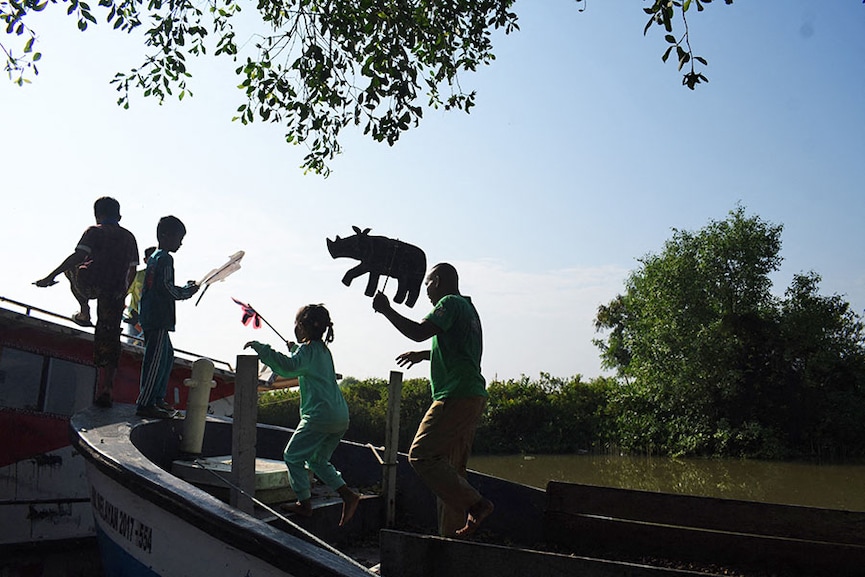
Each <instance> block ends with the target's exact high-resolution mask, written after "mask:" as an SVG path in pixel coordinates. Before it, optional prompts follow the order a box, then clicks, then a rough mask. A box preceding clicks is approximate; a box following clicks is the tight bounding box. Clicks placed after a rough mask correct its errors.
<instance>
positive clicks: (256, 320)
mask: <svg viewBox="0 0 865 577" xmlns="http://www.w3.org/2000/svg"><path fill="white" fill-rule="evenodd" d="M231 300H233V301H234V302H236V303H237V304H239V305H240V308H242V309H243V318H242V319H240V322H242V323H243V326H249V325H250V323H251V324H252V328H254V329H260V328H261V323H264V324H266V325H267V326H269V327H270V329H271V330H272V331H273V332H275V333H276V336H278V337H279V338H281V339H282V340H283V341H285V342H288V341H286V340H285V338H284V337H283V336H282V335H281V334H279V331H278V330H276V329H275V328H273V325H272V324H270V323H269V322H267V319H266V318H264V317H263V316H261V315H260V314H258V311H257V310H255V309H254V308H252V305H249V304H247V303H244V302H240V301H239V300H237V299H236V298H234V297H231Z"/></svg>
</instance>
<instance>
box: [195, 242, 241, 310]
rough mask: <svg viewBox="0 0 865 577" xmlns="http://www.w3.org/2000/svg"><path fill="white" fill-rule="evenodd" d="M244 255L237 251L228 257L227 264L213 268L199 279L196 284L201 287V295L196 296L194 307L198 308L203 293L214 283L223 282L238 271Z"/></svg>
mask: <svg viewBox="0 0 865 577" xmlns="http://www.w3.org/2000/svg"><path fill="white" fill-rule="evenodd" d="M244 254H245V253H244V252H243V251H242V250H239V251H237V252H236V253H234V254H233V255H231V256H230V257H228V262H227V263H225V264H224V265H222V266H221V267H219V268H215V269H213V270H212V271H210V272H209V273H207V274H206V275H204V278H203V279H201V282H199V283H198V284H199V285H201V286H203V287H204V288H203V289H201V294H200V295H198V300H196V301H195V306H198V303H199V302H200V301H201V297H203V296H204V293H205V292H206V291H207V287H209V286H210V285H212V284H213V283H215V282H222V281H224V280H225V279H226V278H227V277H228V276H229V275H230V274H232V273H233V272H234V271H236V270H238V269H240V260H241V259H242V258H243V255H244Z"/></svg>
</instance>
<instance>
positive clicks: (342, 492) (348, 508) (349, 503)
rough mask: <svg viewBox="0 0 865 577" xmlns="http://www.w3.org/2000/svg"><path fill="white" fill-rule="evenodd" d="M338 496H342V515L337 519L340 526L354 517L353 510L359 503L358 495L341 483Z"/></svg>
mask: <svg viewBox="0 0 865 577" xmlns="http://www.w3.org/2000/svg"><path fill="white" fill-rule="evenodd" d="M337 491H338V492H339V496H340V497H342V517H341V518H340V520H339V526H340V527H342V526H344V525H345V524H346V523H348V522H349V521H351V518H352V517H354V512H355V511H356V510H357V506H358V504H359V503H360V495H358V494H357V493H355V492H354V491H352V490H351V489H349V488H348V486H347V485H343V486H342V487H340V488H339V489H337Z"/></svg>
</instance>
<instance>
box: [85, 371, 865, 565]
mask: <svg viewBox="0 0 865 577" xmlns="http://www.w3.org/2000/svg"><path fill="white" fill-rule="evenodd" d="M238 377H239V378H240V375H238ZM238 390H240V387H238ZM233 425H234V424H233V423H232V422H231V421H229V420H219V419H213V418H208V420H207V422H206V426H205V427H206V428H205V433H204V439H203V444H202V448H201V453H200V455H198V456H195V457H191V458H187V457H185V456H184V455H183V454H182V452H181V450H180V448H179V439H180V438H181V437H182V435H183V433H182V427H183V421H178V420H171V421H147V420H142V419H139V418H138V417H136V416H135V415H134V413H133V412H132V410H131V408H129V407H122V406H118V407H116V408H114V409H112V410H111V411H100V410H97V409H93V408H90V409H86V410H84V411H82V412H80V413H78V414H76V415H75V416H74V417H73V419H72V421H71V424H70V435H71V437H72V441H73V444H74V445H75V447H76V448H77V450H78V451H79V452H80V453H81V454H82V455H83V456H84V460H85V462H86V467H87V476H88V482H89V484H90V491H91V503H92V507H93V512H94V517H95V519H96V525H97V535H98V539H99V543H100V548H101V550H102V557H103V563H104V567H105V573H106V575H107V576H108V577H113V576H116V575H136V576H137V575H164V576H168V575H171V576H184V575H208V576H209V577H222V576H227V575H249V576H251V577H257V576H262V575H274V576H288V575H297V576H300V575H334V576H336V575H339V576H365V575H369V574H370V568H371V567H373V566H375V570H376V571H377V572H378V573H379V574H381V575H384V576H386V577H387V576H399V577H439V576H452V575H462V574H466V575H473V576H475V575H477V576H480V577H485V576H490V577H492V576H496V577H508V576H514V577H517V576H520V577H523V576H526V575H544V576H546V575H579V576H583V577H622V576H630V577H657V576H673V575H678V576H682V575H690V576H694V575H702V576H706V575H720V574H723V575H739V576H751V575H754V576H757V575H759V576H766V575H785V576H787V575H852V574H861V572H862V567H865V530H863V529H865V513H862V512H850V511H832V510H825V509H814V508H808V507H793V506H785V505H770V504H765V503H750V502H745V501H732V500H724V499H713V498H702V497H691V496H682V495H670V494H659V493H649V492H643V491H628V490H621V489H610V488H604V487H592V486H587V485H573V484H564V483H550V484H549V485H548V487H547V489H546V491H544V490H540V489H536V488H532V487H527V486H524V485H519V484H517V483H513V482H509V481H505V480H502V479H498V478H495V477H490V476H487V475H483V474H480V473H475V472H470V473H469V477H470V479H469V480H470V482H471V483H472V484H473V485H475V486H476V487H478V488H479V490H480V491H481V492H482V493H483V494H484V495H485V496H487V497H489V498H490V499H491V500H493V502H495V503H496V505H497V507H496V510H495V512H494V514H493V515H491V516H490V517H489V518H488V519H487V520H486V521H485V522H484V524H483V526H482V528H481V531H479V533H478V534H476V535H475V536H473V537H472V539H471V540H454V539H444V538H440V537H436V536H434V532H435V519H434V511H435V504H434V500H433V498H432V496H431V494H430V493H429V491H428V490H427V489H426V488H425V487H424V486H422V484H421V483H420V482H419V480H418V478H417V476H416V475H415V474H414V473H413V471H411V469H410V467H409V466H408V464H407V462H406V459H405V456H404V455H400V456H399V458H398V459H397V461H396V464H395V467H396V489H397V490H396V493H395V495H394V497H393V504H394V510H395V512H396V515H395V517H394V518H393V519H392V521H391V522H390V523H388V519H387V517H388V515H387V514H386V510H387V508H388V507H389V506H390V497H388V496H386V495H385V496H382V495H380V494H379V490H378V489H379V488H380V486H381V483H382V479H383V478H385V479H386V478H387V475H388V474H389V471H390V470H391V469H390V468H389V467H388V466H387V465H383V464H382V460H381V459H379V458H378V456H377V454H378V451H379V450H378V449H376V448H374V447H370V446H369V445H362V444H358V443H352V442H347V441H345V442H343V443H342V444H341V445H340V447H339V448H338V449H337V451H336V452H335V453H334V456H333V463H334V464H335V465H336V466H337V468H339V469H340V470H341V471H342V472H343V475H344V476H345V478H346V480H347V482H348V483H349V485H350V486H352V487H355V488H358V489H359V490H361V491H362V493H363V494H364V498H363V499H362V501H361V504H360V506H359V508H358V511H357V513H356V515H355V518H354V519H352V521H351V522H350V523H349V524H348V525H347V526H346V527H344V528H338V527H337V521H338V519H339V515H340V510H341V502H340V500H339V499H338V498H334V496H333V495H332V494H331V495H328V494H327V493H324V494H322V495H320V496H317V497H315V499H314V500H315V501H316V504H315V510H314V514H313V516H312V517H311V518H300V517H285V516H283V515H281V514H280V513H279V512H278V511H277V510H276V509H275V508H274V507H275V506H276V505H275V504H273V503H271V504H268V503H265V502H264V501H263V500H261V499H258V493H256V494H255V496H252V495H249V494H246V497H247V498H249V499H253V500H254V502H255V507H254V508H252V509H251V510H250V511H249V512H248V513H245V512H242V511H240V510H238V509H237V508H235V507H233V506H231V505H230V504H229V502H231V500H232V497H230V496H229V497H226V496H225V495H220V494H219V491H217V490H215V488H214V487H213V485H212V484H211V485H210V486H208V484H207V483H204V484H201V483H193V482H190V481H189V480H184V479H182V478H180V477H179V476H178V475H175V474H174V473H173V471H178V469H179V468H182V467H183V463H186V464H187V465H186V466H187V468H190V467H191V468H201V469H202V471H205V470H206V467H205V466H204V465H203V463H204V461H205V460H207V459H208V458H217V457H221V456H224V455H229V454H231V453H232V446H231V445H232V439H233V437H234V436H235V435H236V431H235V430H234V426H233ZM290 434H291V431H290V430H288V429H283V428H280V427H272V426H265V425H258V426H257V427H256V429H255V433H254V435H255V440H254V444H255V456H256V458H258V459H265V460H270V461H272V462H277V463H278V462H279V461H280V460H281V458H282V450H283V447H284V445H285V443H286V441H287V439H288V438H289V436H290ZM385 469H386V470H385ZM383 470H385V471H384V472H383ZM208 474H213V475H214V476H216V475H217V474H216V473H212V472H211V473H207V472H202V475H205V476H206V475H208ZM225 486H228V487H229V490H231V489H237V487H232V486H231V483H230V481H226V484H225ZM235 493H236V491H235ZM234 498H237V496H236V495H235V497H234ZM262 499H263V497H262ZM359 544H360V545H361V546H359ZM364 544H366V545H367V548H366V549H364V548H363V547H362V545H364ZM370 545H371V547H370ZM370 550H372V551H373V552H372V553H370ZM352 551H354V552H355V553H354V554H353V555H351V556H350V555H349V553H350V552H352ZM358 551H360V553H358Z"/></svg>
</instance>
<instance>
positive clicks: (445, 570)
mask: <svg viewBox="0 0 865 577" xmlns="http://www.w3.org/2000/svg"><path fill="white" fill-rule="evenodd" d="M380 545H381V547H380V549H381V575H382V577H453V576H454V575H471V577H526V576H527V575H542V576H543V577H566V576H567V577H572V576H575V575H578V576H579V577H686V576H687V577H693V576H695V575H700V577H713V575H712V574H711V573H695V572H691V571H683V570H678V569H668V568H662V567H649V566H647V565H640V564H634V563H622V562H617V561H610V560H605V559H592V558H588V557H575V556H572V555H560V554H556V553H546V552H543V551H535V550H531V549H518V548H514V547H502V546H498V545H486V544H483V543H476V542H471V541H460V540H453V539H444V538H441V537H435V536H432V535H418V534H416V533H404V532H401V531H393V530H382V531H381V533H380Z"/></svg>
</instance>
